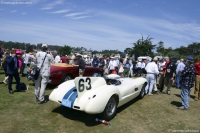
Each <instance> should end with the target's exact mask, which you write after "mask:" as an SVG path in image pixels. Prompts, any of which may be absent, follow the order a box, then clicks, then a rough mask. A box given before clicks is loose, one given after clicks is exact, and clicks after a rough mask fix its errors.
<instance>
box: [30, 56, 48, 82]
mask: <svg viewBox="0 0 200 133" xmlns="http://www.w3.org/2000/svg"><path fill="white" fill-rule="evenodd" d="M46 56H47V54H46V55H45V57H44V60H45V58H46ZM44 60H43V62H42V65H41V67H40V68H37V69H36V71H35V74H34V76H33V79H35V80H37V79H38V77H39V75H40V69H41V68H42V66H43V64H44Z"/></svg>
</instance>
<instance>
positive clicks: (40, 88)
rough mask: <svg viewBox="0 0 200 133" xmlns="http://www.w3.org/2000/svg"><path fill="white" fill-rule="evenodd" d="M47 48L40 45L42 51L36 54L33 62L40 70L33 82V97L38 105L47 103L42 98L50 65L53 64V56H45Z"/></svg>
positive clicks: (45, 45)
mask: <svg viewBox="0 0 200 133" xmlns="http://www.w3.org/2000/svg"><path fill="white" fill-rule="evenodd" d="M47 47H48V45H47V44H42V51H40V52H37V54H36V61H35V63H36V65H37V68H39V69H40V74H39V76H38V79H37V80H35V96H36V102H38V103H39V104H42V103H46V102H47V100H46V99H45V97H44V96H45V89H46V86H47V84H48V81H49V76H50V63H53V64H54V63H55V61H54V58H53V55H52V54H51V53H50V54H47Z"/></svg>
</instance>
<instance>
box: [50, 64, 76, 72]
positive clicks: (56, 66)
mask: <svg viewBox="0 0 200 133" xmlns="http://www.w3.org/2000/svg"><path fill="white" fill-rule="evenodd" d="M75 66H77V65H68V64H66V63H55V64H51V71H55V70H63V69H66V68H67V67H75Z"/></svg>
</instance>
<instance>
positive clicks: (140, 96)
mask: <svg viewBox="0 0 200 133" xmlns="http://www.w3.org/2000/svg"><path fill="white" fill-rule="evenodd" d="M146 86H147V83H144V84H143V86H142V89H141V91H140V95H139V98H141V99H142V98H143V97H144V95H145V88H146Z"/></svg>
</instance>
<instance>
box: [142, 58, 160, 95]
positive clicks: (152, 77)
mask: <svg viewBox="0 0 200 133" xmlns="http://www.w3.org/2000/svg"><path fill="white" fill-rule="evenodd" d="M156 60H157V58H154V61H156ZM154 61H153V62H149V63H148V64H147V66H146V67H145V70H146V72H147V75H146V79H147V86H146V88H145V92H146V94H147V92H148V95H149V96H151V95H153V94H152V89H153V85H154V83H155V81H156V75H158V74H159V71H158V66H157V65H156V63H155V62H154Z"/></svg>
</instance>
